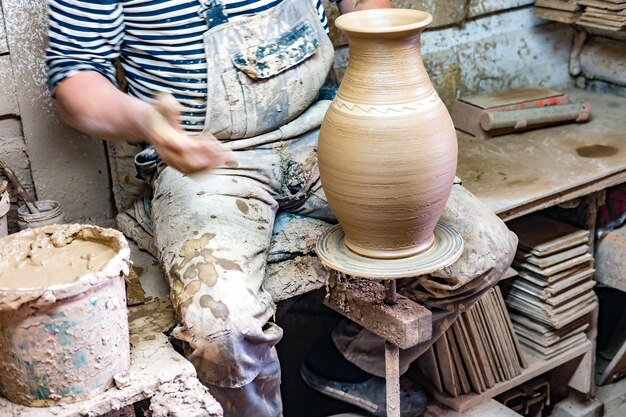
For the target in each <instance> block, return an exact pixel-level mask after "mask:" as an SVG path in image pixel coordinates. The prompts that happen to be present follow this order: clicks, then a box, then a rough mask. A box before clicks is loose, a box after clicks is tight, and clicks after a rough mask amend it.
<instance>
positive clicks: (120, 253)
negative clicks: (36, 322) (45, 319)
mask: <svg viewBox="0 0 626 417" xmlns="http://www.w3.org/2000/svg"><path fill="white" fill-rule="evenodd" d="M40 233H45V234H50V236H51V238H52V237H53V236H55V237H57V238H58V237H62V236H64V237H74V238H75V239H76V238H82V239H83V240H89V237H95V236H97V237H98V238H100V239H102V241H101V242H102V243H104V244H109V243H114V244H115V245H117V247H113V249H114V250H115V251H116V254H115V255H114V256H113V257H112V258H111V259H110V260H109V261H108V262H107V263H106V264H105V265H104V266H103V267H102V268H101V269H100V270H99V271H95V272H89V273H87V274H84V275H81V276H79V277H78V278H76V280H75V281H72V282H69V283H64V284H55V285H51V286H49V287H45V288H43V287H37V288H18V289H13V288H4V287H0V311H11V310H16V309H18V308H20V307H21V306H22V305H23V304H26V303H33V302H35V304H36V305H37V306H43V305H48V304H53V303H55V302H57V301H58V300H63V299H66V298H69V297H73V296H76V295H79V294H82V293H84V292H86V291H88V290H90V289H92V288H95V287H99V286H100V285H103V284H105V283H107V282H108V281H109V280H111V279H113V278H116V277H120V276H126V275H128V273H129V270H130V265H131V261H130V247H129V245H128V241H127V240H126V238H125V237H124V234H123V233H122V232H120V231H118V230H115V229H110V228H104V227H100V226H95V225H89V224H55V225H49V226H42V227H38V228H34V229H26V230H22V231H21V232H18V233H14V234H11V235H9V236H6V237H4V238H2V239H0V258H1V256H2V246H3V244H6V242H8V241H11V240H13V239H15V238H18V237H24V236H26V235H31V236H33V237H34V236H36V235H37V234H40ZM78 235H80V236H78ZM94 240H96V239H94ZM98 240H99V239H98Z"/></svg>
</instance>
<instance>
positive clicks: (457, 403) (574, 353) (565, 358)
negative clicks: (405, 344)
mask: <svg viewBox="0 0 626 417" xmlns="http://www.w3.org/2000/svg"><path fill="white" fill-rule="evenodd" d="M523 349H524V348H523ZM592 349H593V344H592V343H591V342H590V341H586V342H584V343H583V344H581V345H580V346H576V347H575V348H573V349H570V350H568V351H566V352H564V353H562V354H561V355H558V356H556V357H554V358H552V359H550V360H545V359H544V358H542V357H541V356H539V355H537V354H536V353H533V352H532V351H529V350H524V351H523V352H524V356H525V357H526V358H527V359H528V367H527V368H526V369H524V370H523V371H522V373H521V374H520V375H518V376H516V377H515V378H513V379H511V380H508V381H504V382H501V383H499V384H496V385H495V386H494V387H493V388H490V389H488V390H487V391H485V392H484V393H482V394H468V395H460V396H458V397H456V398H453V397H449V396H447V395H445V394H442V393H439V392H436V391H431V394H432V396H433V397H434V399H435V400H436V401H438V402H440V403H442V404H444V405H446V406H447V407H449V408H451V409H453V410H455V411H457V412H463V411H465V410H469V409H471V408H472V407H475V406H477V405H478V404H480V403H482V402H483V401H485V400H486V399H488V398H493V397H495V396H497V395H499V394H502V393H503V392H505V391H508V390H509V389H511V388H514V387H516V386H518V385H520V384H522V383H524V382H526V381H530V380H531V379H533V378H535V377H537V376H539V375H542V374H544V373H546V372H548V371H551V370H552V369H554V368H557V367H558V366H561V365H563V364H564V363H568V362H570V361H572V360H574V359H577V358H580V357H581V356H583V355H585V354H586V353H588V352H591V351H592ZM426 389H429V387H426Z"/></svg>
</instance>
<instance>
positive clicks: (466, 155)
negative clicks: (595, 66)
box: [457, 90, 626, 219]
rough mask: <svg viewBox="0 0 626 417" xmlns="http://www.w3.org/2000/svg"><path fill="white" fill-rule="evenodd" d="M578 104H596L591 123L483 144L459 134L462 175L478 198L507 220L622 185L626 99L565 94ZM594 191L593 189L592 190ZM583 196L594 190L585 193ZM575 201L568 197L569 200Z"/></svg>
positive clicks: (625, 162) (625, 166)
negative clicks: (549, 202) (562, 198)
mask: <svg viewBox="0 0 626 417" xmlns="http://www.w3.org/2000/svg"><path fill="white" fill-rule="evenodd" d="M566 92H567V93H568V94H570V96H571V97H572V99H573V100H574V101H576V102H584V101H589V102H590V103H591V105H592V112H591V120H590V121H589V122H588V123H573V124H567V125H560V126H554V127H550V128H544V129H537V130H532V131H529V132H524V133H517V134H510V135H505V136H500V137H497V138H494V139H490V140H487V141H480V140H476V139H474V138H472V137H471V136H469V135H467V134H465V133H460V132H457V133H458V138H459V164H458V169H457V176H458V177H460V178H461V180H463V185H464V186H465V187H467V189H468V190H469V191H471V192H472V193H473V194H474V195H475V196H476V197H478V198H479V199H480V200H481V201H482V202H483V203H485V204H486V205H487V206H488V207H489V208H490V209H492V210H493V211H494V212H496V213H497V214H498V215H500V217H502V218H505V219H507V218H513V217H516V216H517V215H519V214H514V212H515V213H521V211H520V209H521V208H523V206H525V205H530V204H540V203H541V202H542V201H543V200H545V199H550V198H554V197H555V196H556V197H558V196H559V193H562V194H568V193H572V192H576V190H577V189H580V188H582V187H585V186H588V185H593V184H594V183H598V188H597V189H603V188H606V187H607V186H609V185H611V183H610V182H609V183H605V182H602V183H600V182H601V181H603V180H605V179H607V178H609V180H610V177H612V178H614V180H615V181H617V182H616V183H618V182H623V179H620V175H626V158H625V157H624V155H625V154H626V142H625V141H624V131H626V119H625V118H624V112H625V111H626V99H623V98H620V97H615V96H608V95H602V94H595V93H591V92H588V91H581V90H573V91H566ZM591 191H593V190H591ZM581 192H582V193H583V194H580V195H584V194H587V193H588V192H589V190H587V191H585V190H582V191H581ZM574 197H576V195H574V196H571V194H570V196H569V197H568V196H567V195H566V198H567V199H571V198H574Z"/></svg>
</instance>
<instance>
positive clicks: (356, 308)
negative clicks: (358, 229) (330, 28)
mask: <svg viewBox="0 0 626 417" xmlns="http://www.w3.org/2000/svg"><path fill="white" fill-rule="evenodd" d="M334 276H335V274H331V277H334ZM384 298H385V287H384V286H383V285H382V284H380V283H378V282H376V281H373V280H366V279H352V278H345V279H342V280H341V281H338V280H336V279H331V281H330V291H329V295H328V297H326V299H325V300H324V304H325V305H327V306H328V307H330V308H332V309H333V310H335V311H336V312H338V313H339V314H342V315H344V316H345V317H347V318H349V319H350V320H352V321H354V322H355V323H358V324H360V325H361V326H364V327H366V328H367V329H368V330H370V331H371V332H373V333H375V334H376V335H378V336H380V337H382V338H383V339H385V340H387V341H389V342H392V343H393V344H395V345H396V346H399V347H400V348H401V349H408V348H410V347H412V346H415V345H416V344H418V343H420V342H424V341H426V340H430V338H431V337H432V314H431V312H430V310H428V309H426V308H425V307H423V306H421V305H419V304H417V303H416V302H414V301H412V300H409V299H408V298H406V297H404V296H402V295H398V299H397V304H396V305H394V306H393V307H390V306H387V305H386V304H385V303H384V302H383V299H384Z"/></svg>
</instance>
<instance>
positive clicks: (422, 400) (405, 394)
mask: <svg viewBox="0 0 626 417" xmlns="http://www.w3.org/2000/svg"><path fill="white" fill-rule="evenodd" d="M300 375H301V376H302V379H303V380H304V382H305V383H306V384H307V385H308V386H309V387H311V388H313V389H314V390H315V391H318V392H321V393H322V394H325V395H328V396H329V397H332V398H335V399H338V400H340V401H344V402H346V403H350V404H352V405H356V406H357V407H360V408H362V409H363V410H365V411H367V412H369V413H371V414H373V415H374V416H376V417H386V416H387V399H386V388H385V387H386V384H385V380H384V379H383V378H378V377H372V378H370V379H368V380H366V381H364V382H359V383H346V382H337V381H331V380H328V379H325V378H322V377H320V376H319V375H317V374H315V373H314V372H313V371H311V370H310V369H309V368H308V367H307V366H306V364H303V365H302V368H300ZM426 403H427V400H426V395H425V394H424V392H423V391H421V390H419V389H417V390H412V391H405V390H402V389H400V415H401V417H419V416H421V415H422V414H424V411H426Z"/></svg>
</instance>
